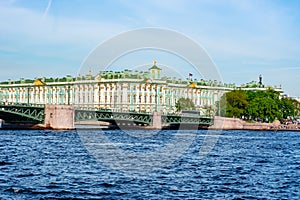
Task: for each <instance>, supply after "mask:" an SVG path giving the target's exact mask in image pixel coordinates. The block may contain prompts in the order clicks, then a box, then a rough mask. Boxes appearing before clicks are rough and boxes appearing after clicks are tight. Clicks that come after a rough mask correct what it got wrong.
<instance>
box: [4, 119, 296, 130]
mask: <svg viewBox="0 0 300 200" xmlns="http://www.w3.org/2000/svg"><path fill="white" fill-rule="evenodd" d="M1 129H3V130H48V129H49V128H47V127H45V126H44V125H43V124H5V123H4V124H3V125H2V127H1ZM76 129H106V130H114V129H124V130H125V129H127V130H128V129H141V130H158V129H157V128H154V127H152V126H140V125H136V124H130V125H129V124H126V125H125V124H123V125H119V126H117V125H110V124H109V123H108V122H101V121H96V120H94V121H84V122H76V123H75V128H74V129H72V130H76ZM177 129H182V130H183V129H187V130H188V129H192V130H195V129H208V130H257V131H264V130H269V131H273V130H275V131H300V125H295V124H288V125H285V124H281V123H280V122H279V121H275V122H273V123H261V122H246V121H243V120H241V119H239V118H226V117H219V116H216V117H215V119H214V125H212V126H209V127H197V126H195V125H180V126H169V125H162V127H161V130H177ZM64 130H71V129H64Z"/></svg>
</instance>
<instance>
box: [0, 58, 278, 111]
mask: <svg viewBox="0 0 300 200" xmlns="http://www.w3.org/2000/svg"><path fill="white" fill-rule="evenodd" d="M235 88H237V87H236V86H235V85H234V84H224V83H221V82H218V81H210V80H202V79H201V80H196V79H194V80H192V79H190V78H187V79H186V80H181V79H176V78H169V77H161V69H160V68H159V67H157V65H156V62H154V65H153V66H152V67H151V68H149V70H148V71H146V72H138V71H132V70H124V71H122V72H113V71H100V72H99V73H98V74H96V75H93V74H92V73H89V74H88V75H85V76H78V77H71V76H66V77H64V78H56V79H53V78H40V79H39V78H36V79H35V80H28V79H20V80H19V81H11V80H9V81H6V82H2V83H0V103H7V104H8V103H21V104H73V105H74V106H77V107H85V108H102V109H111V110H116V111H117V110H118V111H133V110H134V111H137V112H143V111H144V112H152V111H155V110H156V111H161V112H175V110H176V109H175V103H176V102H177V101H178V99H179V98H181V97H184V98H190V99H191V100H192V101H193V102H194V104H195V106H196V109H197V110H201V109H205V108H207V107H208V106H211V107H213V106H214V105H215V102H216V101H218V100H219V98H220V97H221V96H222V95H223V94H224V93H225V92H228V91H230V90H233V89H235ZM239 88H242V89H252V90H265V89H267V87H264V86H263V85H262V84H261V83H257V82H251V83H249V84H246V85H242V86H241V87H239ZM275 90H278V91H280V92H282V90H281V89H280V88H276V89H275Z"/></svg>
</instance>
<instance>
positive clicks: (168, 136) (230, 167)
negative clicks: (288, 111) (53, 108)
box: [0, 130, 300, 199]
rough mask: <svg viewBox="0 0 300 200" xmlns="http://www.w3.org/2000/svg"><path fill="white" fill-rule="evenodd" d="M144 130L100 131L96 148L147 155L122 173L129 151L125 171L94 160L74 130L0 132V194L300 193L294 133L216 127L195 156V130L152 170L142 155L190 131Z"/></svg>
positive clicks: (299, 142)
mask: <svg viewBox="0 0 300 200" xmlns="http://www.w3.org/2000/svg"><path fill="white" fill-rule="evenodd" d="M81 132H86V133H89V134H92V135H94V136H97V135H98V134H99V131H97V130H90V131H89V130H87V131H81ZM128 133H129V134H128ZM149 133H151V131H144V130H133V131H132V134H130V131H126V132H125V133H124V132H122V131H118V130H116V131H107V132H106V133H105V134H106V138H107V139H108V140H109V141H110V142H111V144H107V143H103V144H101V145H102V147H103V146H105V145H107V146H109V145H111V146H112V145H113V144H115V145H116V146H117V147H118V148H119V149H120V150H122V152H128V154H130V155H131V154H132V153H134V154H136V155H138V156H139V158H143V156H144V155H145V163H144V165H145V166H143V164H141V168H139V169H145V171H144V173H143V172H142V171H143V170H140V171H138V172H137V173H134V172H132V171H130V173H127V172H126V170H128V168H126V166H127V165H126V162H127V163H128V164H130V162H131V161H132V162H135V160H134V156H128V157H126V158H124V157H120V158H118V159H119V160H120V161H124V162H121V163H118V162H117V163H116V165H117V168H118V167H119V168H120V165H124V168H125V169H126V170H125V171H122V170H118V169H119V168H118V169H116V168H114V167H112V166H113V165H110V164H111V163H110V164H108V163H107V161H103V162H102V161H101V159H99V158H98V159H96V158H95V157H94V156H93V155H92V154H91V153H90V152H91V151H90V150H89V149H88V148H86V146H85V145H84V144H83V142H82V141H81V139H82V138H81V137H79V132H76V131H65V132H59V131H38V130H37V131H24V130H18V131H17V130H16V131H10V130H1V131H0V199H69V198H75V199H132V198H135V199H178V198H190V199H195V198H196V199H300V132H264V131H222V132H221V135H220V137H219V140H218V141H217V143H216V145H215V146H214V148H213V150H212V151H211V152H210V153H209V154H208V155H207V156H205V157H203V156H202V157H201V156H199V150H200V148H201V145H202V142H203V140H204V138H205V136H206V131H198V133H197V135H196V136H195V138H193V140H192V142H191V143H190V144H188V145H187V147H185V148H186V149H185V151H184V152H181V151H179V150H178V152H177V150H176V148H175V149H173V150H172V151H173V152H172V154H173V155H174V154H178V155H177V158H176V159H174V157H172V156H170V159H174V160H172V162H167V161H166V159H165V158H164V160H165V161H166V162H165V164H164V163H163V162H164V160H161V161H160V160H158V162H159V163H160V164H162V165H161V166H162V168H153V169H154V170H152V171H149V170H148V169H147V165H149V163H147V160H148V161H149V157H147V156H148V153H153V152H154V154H153V155H152V157H154V158H155V152H156V151H160V150H161V149H163V148H164V147H168V146H167V145H168V144H169V143H172V140H173V138H174V137H175V136H174V135H176V134H182V138H183V140H184V138H185V135H188V134H189V131H180V132H179V133H178V132H176V131H161V132H157V133H156V132H153V133H151V134H149ZM147 134H148V135H147ZM143 135H146V136H145V137H143ZM90 139H91V138H90ZM92 141H94V140H93V138H92ZM89 142H90V143H91V141H89ZM187 142H188V141H187ZM96 143H97V141H96V140H95V144H94V145H95V146H97V144H96ZM176 145H177V144H176ZM176 145H175V147H176ZM178 145H182V144H178ZM182 147H184V145H183V146H178V149H180V148H181V149H182ZM173 148H174V146H173ZM106 150H107V151H109V148H106V149H105V151H106ZM101 151H104V150H103V148H102V149H101ZM101 151H100V152H99V151H98V153H100V154H101V155H105V156H107V154H105V153H106V152H101ZM146 155H147V156H146ZM171 157H172V158H171ZM131 159H132V160H131ZM151 159H152V158H151ZM155 159H159V158H155ZM111 162H114V161H113V160H112V161H111ZM151 162H152V160H151ZM153 162H155V160H153ZM118 165H119V166H118ZM121 167H122V166H121Z"/></svg>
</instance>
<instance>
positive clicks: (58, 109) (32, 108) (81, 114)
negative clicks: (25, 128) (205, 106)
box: [0, 103, 213, 129]
mask: <svg viewBox="0 0 300 200" xmlns="http://www.w3.org/2000/svg"><path fill="white" fill-rule="evenodd" d="M0 119H3V120H4V121H5V122H6V123H13V124H40V125H44V127H45V128H53V129H74V124H75V123H76V122H83V121H90V120H93V121H94V120H96V121H103V122H109V123H110V124H112V125H124V124H125V125H127V124H130V125H133V124H135V125H139V126H151V127H153V128H157V129H160V128H161V127H162V126H167V125H169V126H170V125H175V126H179V125H182V124H184V125H197V126H201V127H208V126H210V125H212V124H213V118H212V117H207V116H200V115H179V114H162V113H159V112H153V113H150V112H149V113H145V112H129V111H128V112H120V111H119V112H118V111H112V110H108V109H92V108H79V107H75V106H74V105H43V104H19V103H6V104H5V103H1V104H0ZM51 119H52V121H51Z"/></svg>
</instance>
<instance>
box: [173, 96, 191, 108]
mask: <svg viewBox="0 0 300 200" xmlns="http://www.w3.org/2000/svg"><path fill="white" fill-rule="evenodd" d="M175 107H176V110H177V111H181V110H195V104H194V102H193V101H192V100H191V99H189V98H180V99H178V101H177V102H176V104H175Z"/></svg>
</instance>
